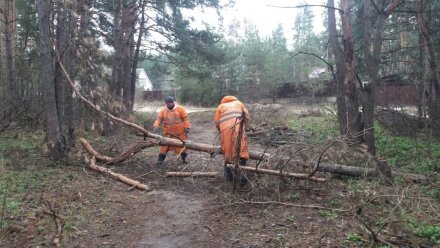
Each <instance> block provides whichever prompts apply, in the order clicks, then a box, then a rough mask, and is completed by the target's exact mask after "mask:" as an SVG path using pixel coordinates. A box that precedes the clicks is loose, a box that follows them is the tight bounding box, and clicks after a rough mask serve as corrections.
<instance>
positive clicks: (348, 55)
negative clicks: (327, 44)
mask: <svg viewBox="0 0 440 248" xmlns="http://www.w3.org/2000/svg"><path fill="white" fill-rule="evenodd" d="M341 7H342V11H343V12H342V17H341V21H342V31H343V44H344V62H345V85H346V87H347V88H346V98H345V100H346V112H345V113H344V114H345V115H346V123H345V125H346V127H347V133H346V135H347V136H348V137H349V138H352V139H356V138H355V135H358V134H359V132H360V131H361V123H360V116H359V103H358V99H359V94H358V92H357V89H356V60H355V56H354V49H353V47H354V45H353V35H352V29H351V20H350V4H349V0H341Z"/></svg>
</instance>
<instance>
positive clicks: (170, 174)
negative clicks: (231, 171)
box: [166, 171, 218, 177]
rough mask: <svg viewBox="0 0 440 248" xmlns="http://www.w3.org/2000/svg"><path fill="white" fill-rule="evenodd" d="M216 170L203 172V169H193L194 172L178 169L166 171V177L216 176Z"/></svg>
mask: <svg viewBox="0 0 440 248" xmlns="http://www.w3.org/2000/svg"><path fill="white" fill-rule="evenodd" d="M217 175H218V172H204V171H195V172H187V171H185V172H180V171H168V172H167V174H166V176H167V177H216V176H217Z"/></svg>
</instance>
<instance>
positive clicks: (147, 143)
mask: <svg viewBox="0 0 440 248" xmlns="http://www.w3.org/2000/svg"><path fill="white" fill-rule="evenodd" d="M79 142H80V143H81V145H82V146H83V148H84V150H86V151H87V152H88V153H89V154H90V156H93V157H95V158H96V159H97V160H100V161H104V162H106V163H109V164H116V163H119V162H122V161H124V160H127V159H129V158H130V157H131V156H133V155H134V154H136V153H138V152H140V151H142V150H143V149H145V148H148V147H152V146H155V145H157V142H155V141H143V142H138V143H137V144H136V145H135V146H133V147H132V148H130V149H128V150H127V151H125V152H123V153H121V154H120V155H119V156H118V157H116V158H112V157H109V156H106V155H102V154H101V153H99V152H97V151H96V150H95V149H93V147H92V145H90V143H89V142H88V141H87V140H86V139H84V138H80V139H79Z"/></svg>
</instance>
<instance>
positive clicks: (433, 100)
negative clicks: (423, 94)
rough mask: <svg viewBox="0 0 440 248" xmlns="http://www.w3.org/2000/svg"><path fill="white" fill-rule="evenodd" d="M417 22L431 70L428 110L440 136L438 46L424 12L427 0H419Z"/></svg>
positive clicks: (435, 129)
mask: <svg viewBox="0 0 440 248" xmlns="http://www.w3.org/2000/svg"><path fill="white" fill-rule="evenodd" d="M416 4H417V9H416V13H417V24H418V27H419V32H420V34H421V35H422V37H423V41H424V44H425V45H426V48H427V53H428V54H427V55H428V63H429V69H430V71H431V78H430V84H429V86H428V91H427V93H428V97H427V98H428V99H427V100H428V101H427V102H428V112H429V118H430V121H431V125H432V132H433V134H434V135H435V136H437V137H440V75H439V69H440V68H439V64H438V63H439V62H438V54H437V50H436V49H438V48H437V47H435V46H434V43H433V40H432V37H431V32H430V31H429V30H428V28H427V25H426V20H425V16H424V14H423V13H424V12H425V11H426V1H425V0H417V1H416Z"/></svg>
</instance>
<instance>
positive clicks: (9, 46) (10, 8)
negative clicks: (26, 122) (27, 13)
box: [3, 0, 19, 107]
mask: <svg viewBox="0 0 440 248" xmlns="http://www.w3.org/2000/svg"><path fill="white" fill-rule="evenodd" d="M3 8H4V9H3V16H4V21H5V23H4V37H5V39H4V40H5V50H6V51H5V52H6V68H5V69H6V74H5V75H6V84H7V96H8V103H9V105H11V106H12V107H18V102H19V101H17V100H18V99H19V94H18V92H17V85H16V83H17V82H16V75H17V72H16V68H15V56H16V55H15V51H16V46H15V44H16V43H15V37H14V34H16V32H17V28H16V25H17V22H16V20H15V18H14V17H15V16H16V15H15V13H14V11H15V0H13V1H8V0H7V1H5V2H4V6H3Z"/></svg>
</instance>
